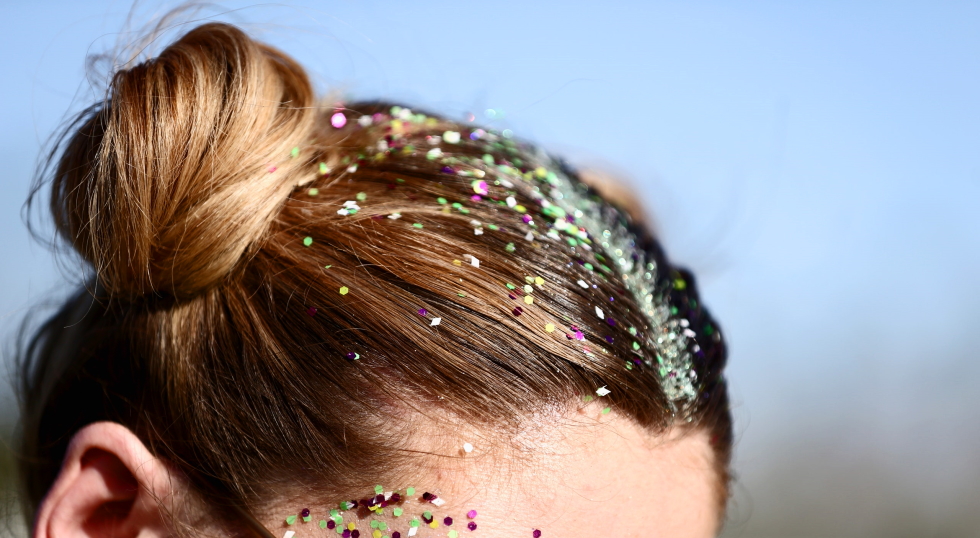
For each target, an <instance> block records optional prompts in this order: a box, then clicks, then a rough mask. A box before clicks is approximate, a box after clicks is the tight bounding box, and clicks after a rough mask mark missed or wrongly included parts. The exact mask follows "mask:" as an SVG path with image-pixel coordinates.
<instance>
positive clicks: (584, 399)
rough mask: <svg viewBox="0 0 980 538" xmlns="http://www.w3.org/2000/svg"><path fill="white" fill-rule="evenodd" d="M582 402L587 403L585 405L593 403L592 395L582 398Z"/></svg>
mask: <svg viewBox="0 0 980 538" xmlns="http://www.w3.org/2000/svg"><path fill="white" fill-rule="evenodd" d="M582 401H583V402H585V403H589V402H591V401H592V395H591V394H589V395H587V396H586V397H585V398H582Z"/></svg>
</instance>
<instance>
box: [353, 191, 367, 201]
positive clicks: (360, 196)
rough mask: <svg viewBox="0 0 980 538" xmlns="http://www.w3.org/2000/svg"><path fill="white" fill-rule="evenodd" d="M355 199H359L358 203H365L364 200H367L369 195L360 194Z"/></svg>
mask: <svg viewBox="0 0 980 538" xmlns="http://www.w3.org/2000/svg"><path fill="white" fill-rule="evenodd" d="M354 198H357V201H358V202H363V201H364V200H367V193H364V192H359V193H357V195H356V196H354Z"/></svg>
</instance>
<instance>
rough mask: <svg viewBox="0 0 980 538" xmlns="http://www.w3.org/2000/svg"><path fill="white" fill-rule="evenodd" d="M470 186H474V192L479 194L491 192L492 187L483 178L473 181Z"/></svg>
mask: <svg viewBox="0 0 980 538" xmlns="http://www.w3.org/2000/svg"><path fill="white" fill-rule="evenodd" d="M470 186H471V187H473V192H475V193H477V194H490V187H489V186H487V182H486V181H484V180H482V179H478V180H476V181H473V182H472V183H471V184H470Z"/></svg>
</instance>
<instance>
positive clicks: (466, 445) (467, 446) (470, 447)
mask: <svg viewBox="0 0 980 538" xmlns="http://www.w3.org/2000/svg"><path fill="white" fill-rule="evenodd" d="M463 452H466V453H467V454H469V453H470V452H473V445H471V444H470V443H463Z"/></svg>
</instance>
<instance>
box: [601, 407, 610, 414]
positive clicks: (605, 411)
mask: <svg viewBox="0 0 980 538" xmlns="http://www.w3.org/2000/svg"><path fill="white" fill-rule="evenodd" d="M610 411H612V409H611V408H609V407H607V408H605V409H603V410H602V414H603V415H608V414H609V412H610Z"/></svg>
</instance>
